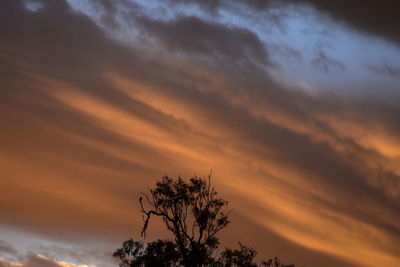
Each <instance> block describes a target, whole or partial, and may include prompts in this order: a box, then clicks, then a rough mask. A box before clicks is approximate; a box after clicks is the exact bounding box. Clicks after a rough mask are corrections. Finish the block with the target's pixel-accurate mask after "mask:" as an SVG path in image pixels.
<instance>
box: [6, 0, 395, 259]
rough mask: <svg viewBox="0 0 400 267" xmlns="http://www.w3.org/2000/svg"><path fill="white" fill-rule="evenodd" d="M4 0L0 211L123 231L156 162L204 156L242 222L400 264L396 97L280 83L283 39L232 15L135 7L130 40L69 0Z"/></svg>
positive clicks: (198, 166)
mask: <svg viewBox="0 0 400 267" xmlns="http://www.w3.org/2000/svg"><path fill="white" fill-rule="evenodd" d="M104 3H105V4H107V3H108V4H110V3H109V2H104ZM0 5H2V6H1V8H0V22H1V25H3V26H2V27H0V34H1V35H2V36H3V40H4V42H2V44H0V48H1V50H0V51H1V53H0V63H1V69H0V77H1V80H2V84H3V86H4V88H5V90H2V91H1V92H0V97H1V98H2V99H6V101H4V102H3V103H2V105H1V106H0V118H1V121H2V124H1V132H0V136H1V139H0V140H2V141H1V142H2V152H1V154H0V162H1V165H0V166H1V168H2V175H3V178H2V180H1V184H2V186H1V188H2V193H1V194H0V200H1V201H0V203H2V204H1V211H2V213H1V215H0V216H1V218H2V221H4V223H7V224H12V225H13V226H14V227H16V228H22V229H25V230H30V231H35V232H38V233H40V234H41V235H43V236H46V237H52V238H55V239H59V240H60V241H62V242H72V243H74V242H76V243H85V242H89V241H88V240H90V242H92V243H93V244H99V243H102V242H103V241H104V242H106V241H107V242H115V244H117V242H119V241H120V240H121V239H123V238H128V237H129V236H128V235H132V231H135V230H134V229H137V230H139V228H140V225H141V223H142V222H141V219H140V217H139V216H137V214H138V212H137V206H135V204H137V203H136V198H137V196H138V195H139V192H141V191H145V190H146V188H147V187H149V186H152V185H153V184H154V178H155V177H158V176H160V175H163V174H169V175H172V176H173V175H178V174H182V175H184V176H189V175H192V174H193V172H198V173H208V171H209V169H210V168H213V169H214V171H215V173H216V179H215V183H216V185H217V188H218V189H219V190H218V191H219V192H221V194H222V195H223V196H225V195H226V196H229V197H230V198H228V199H229V200H230V203H231V205H232V208H233V209H234V212H233V213H232V214H233V216H237V217H235V218H233V222H234V223H235V224H236V225H237V226H236V228H235V229H243V228H246V227H247V226H246V225H248V221H251V224H252V225H256V226H257V227H258V229H259V230H258V231H260V232H262V233H263V235H265V236H267V237H268V238H271V240H277V241H276V243H279V244H286V245H285V246H287V247H286V248H288V250H280V251H281V252H282V254H283V251H285V252H286V253H288V254H289V255H296V256H293V258H291V259H292V260H293V261H295V262H300V263H304V264H306V265H309V266H312V264H313V263H315V262H321V261H322V262H323V261H325V260H326V259H327V258H329V259H330V261H332V262H331V263H327V264H326V266H328V265H329V264H330V265H329V266H340V264H342V263H343V262H346V263H347V262H351V264H354V265H359V266H376V265H378V264H381V263H382V262H383V263H386V265H387V266H395V265H396V264H398V262H399V258H398V255H399V248H398V246H396V244H398V242H399V239H400V229H399V226H398V224H396V222H398V221H399V219H400V218H399V217H400V207H399V204H398V203H399V202H398V200H399V197H400V187H399V184H398V182H397V181H398V180H399V176H400V169H399V167H398V166H399V164H398V163H399V156H400V140H399V137H398V135H397V133H398V130H399V125H400V121H399V118H398V114H399V107H398V106H391V105H389V104H387V103H385V102H380V101H378V100H376V99H368V98H367V99H360V98H358V97H357V96H354V95H352V94H336V93H334V92H327V91H324V90H316V91H315V92H313V94H310V93H307V92H304V91H302V90H297V89H296V88H291V87H290V86H285V85H282V84H280V83H278V82H277V81H275V79H274V77H273V74H271V72H269V70H268V68H267V69H265V68H264V67H268V66H270V65H271V64H272V63H271V61H270V59H269V55H270V54H269V53H270V52H271V51H275V50H276V47H275V48H272V49H270V47H269V46H268V45H266V44H265V43H264V42H262V41H261V39H260V38H259V37H258V36H257V34H255V33H254V32H252V31H250V30H245V29H243V28H238V27H233V26H232V25H225V24H222V23H214V22H210V21H204V20H202V19H200V18H196V17H193V16H192V17H189V16H178V17H176V18H174V19H172V20H160V19H157V18H154V17H152V16H150V15H146V14H144V13H140V10H139V11H138V10H136V9H135V10H133V11H132V13H133V14H130V15H131V18H132V19H133V20H134V21H135V23H137V24H135V25H136V27H140V30H141V31H142V32H141V37H142V38H144V40H139V41H140V42H139V45H137V44H136V43H135V45H132V46H129V45H127V44H126V43H125V44H121V43H118V42H117V41H115V40H114V39H112V38H111V37H110V36H109V35H107V34H106V33H105V32H104V31H103V30H102V29H101V28H100V27H99V26H98V25H96V24H95V23H94V22H93V20H92V19H90V18H89V17H87V16H85V15H83V14H81V13H78V12H76V11H73V10H72V9H71V8H70V7H69V6H68V4H67V3H66V2H63V1H58V2H55V1H43V8H42V9H40V10H38V11H37V12H30V11H28V10H26V8H25V7H24V6H23V5H22V4H20V3H19V2H17V1H3V2H2V4H0ZM49 33H51V34H49ZM149 43H150V44H151V43H153V44H154V43H155V44H156V46H155V47H148V46H147V45H148V44H149ZM282 50H284V51H285V52H284V53H286V52H287V53H289V54H291V53H292V54H293V55H294V56H296V55H298V54H297V53H296V51H295V50H291V49H286V48H285V47H282ZM287 50H288V51H287ZM299 53H301V52H299ZM182 55H183V56H182ZM314 61H315V65H316V67H317V68H320V69H322V70H323V71H326V72H330V71H343V70H344V68H345V67H344V64H342V63H340V62H339V61H337V60H335V59H333V58H331V57H328V56H327V55H326V54H325V53H324V52H320V53H319V54H318V55H317V57H316V58H315V59H314ZM255 210H257V212H253V211H255ZM235 213H236V214H237V215H234V214H235ZM151 230H152V231H154V234H153V235H154V236H153V237H156V236H158V235H162V227H161V226H160V224H154V228H152V229H151ZM137 232H138V231H137ZM134 233H136V232H134ZM227 233H228V234H226V235H225V236H224V238H229V235H234V236H235V238H236V237H237V239H238V240H241V239H242V238H246V233H244V231H238V230H237V231H235V232H234V233H233V234H231V232H229V230H228V232H227ZM260 235H261V234H260ZM254 236H256V235H254ZM90 237H91V239H89V238H90ZM136 237H137V236H136ZM150 237H151V236H150ZM99 240H100V241H101V242H100V241H99ZM271 240H268V241H265V240H264V239H262V238H255V239H254V240H249V242H253V243H252V244H250V245H252V246H254V247H256V248H258V247H264V246H265V244H266V243H267V244H271V243H269V242H270V241H271ZM274 243H275V242H274ZM5 249H6V248H5ZM278 251H279V250H278V249H275V250H274V252H278ZM264 253H267V252H264ZM60 254H62V252H60ZM110 255H111V253H110ZM263 255H267V254H263ZM304 255H307V256H304ZM282 256H284V255H282ZM56 258H57V257H56ZM24 264H26V266H35V265H34V264H36V266H38V264H42V266H45V264H47V265H48V266H59V265H60V264H61V263H60V262H58V261H55V260H53V259H51V258H47V257H44V256H38V255H31V256H29V257H27V258H26V263H24ZM27 264H31V265H27ZM3 265H4V262H3ZM61 266H62V265H61Z"/></svg>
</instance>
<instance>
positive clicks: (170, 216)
mask: <svg viewBox="0 0 400 267" xmlns="http://www.w3.org/2000/svg"><path fill="white" fill-rule="evenodd" d="M139 204H140V211H141V213H142V215H143V222H144V225H143V228H142V231H141V235H142V237H145V236H146V232H147V229H148V226H149V223H150V220H151V218H153V217H154V216H155V217H158V218H160V219H161V220H162V222H163V223H164V224H165V226H166V228H167V230H168V231H169V232H170V233H171V234H172V236H173V238H174V239H173V240H157V241H153V242H149V243H147V244H145V243H143V242H139V241H134V240H133V239H129V240H127V241H125V242H124V243H123V246H122V247H121V248H119V249H117V250H116V251H115V252H114V254H113V256H114V257H115V258H117V259H118V260H119V262H120V264H119V265H120V267H142V266H143V267H147V266H155V267H158V266H160V267H161V266H165V267H169V266H187V267H205V266H216V267H234V266H240V267H253V266H256V267H257V266H258V265H257V264H256V263H254V262H253V260H254V258H255V256H256V255H257V252H256V251H255V250H254V249H253V248H250V247H247V246H245V245H243V244H242V243H239V249H234V250H232V249H229V248H226V249H225V250H224V251H222V252H221V253H218V252H217V249H218V247H219V240H218V238H217V236H216V235H217V233H219V232H220V231H221V230H223V229H224V228H226V227H227V226H228V225H229V223H230V219H229V212H227V211H226V207H227V205H228V201H226V200H224V199H222V198H219V197H218V194H217V192H216V191H215V188H214V186H212V185H211V174H210V175H209V176H208V179H204V178H200V177H197V176H194V177H192V178H190V180H189V181H185V180H183V179H182V178H181V177H178V178H176V179H175V178H170V177H168V176H164V177H162V178H161V179H159V180H158V181H157V182H156V186H155V188H154V189H150V190H149V194H145V193H142V195H141V196H140V198H139ZM260 266H267V267H293V266H294V265H283V264H281V263H280V262H279V259H278V258H275V259H271V260H269V261H263V262H262V263H261V265H260Z"/></svg>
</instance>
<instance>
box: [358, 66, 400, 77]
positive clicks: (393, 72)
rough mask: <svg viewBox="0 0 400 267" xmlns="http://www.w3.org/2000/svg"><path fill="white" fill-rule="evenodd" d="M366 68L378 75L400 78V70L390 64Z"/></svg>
mask: <svg viewBox="0 0 400 267" xmlns="http://www.w3.org/2000/svg"><path fill="white" fill-rule="evenodd" d="M366 68H367V69H368V70H369V71H371V72H372V73H376V74H378V75H384V76H389V77H393V78H400V68H396V67H394V66H392V65H389V64H383V65H377V66H370V65H367V66H366Z"/></svg>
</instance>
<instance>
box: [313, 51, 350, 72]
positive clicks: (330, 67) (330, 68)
mask: <svg viewBox="0 0 400 267" xmlns="http://www.w3.org/2000/svg"><path fill="white" fill-rule="evenodd" d="M311 65H312V66H313V67H314V68H315V69H317V70H319V71H321V72H323V73H325V74H329V73H341V72H344V71H345V69H346V67H345V65H344V64H343V63H342V62H340V61H339V60H336V59H334V58H331V57H329V56H327V55H326V53H325V52H323V51H319V52H318V53H317V56H316V57H315V58H313V59H312V60H311Z"/></svg>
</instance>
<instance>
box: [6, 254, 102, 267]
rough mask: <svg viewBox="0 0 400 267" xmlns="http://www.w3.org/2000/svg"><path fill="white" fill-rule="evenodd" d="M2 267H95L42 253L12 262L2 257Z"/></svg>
mask: <svg viewBox="0 0 400 267" xmlns="http://www.w3.org/2000/svg"><path fill="white" fill-rule="evenodd" d="M0 266H1V267H15V266H19V267H95V266H94V265H85V264H74V263H70V262H65V261H58V260H55V259H52V258H49V257H46V256H44V255H41V254H37V255H35V254H29V255H27V256H26V257H25V258H24V260H23V261H22V262H10V261H6V260H4V259H1V258H0Z"/></svg>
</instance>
